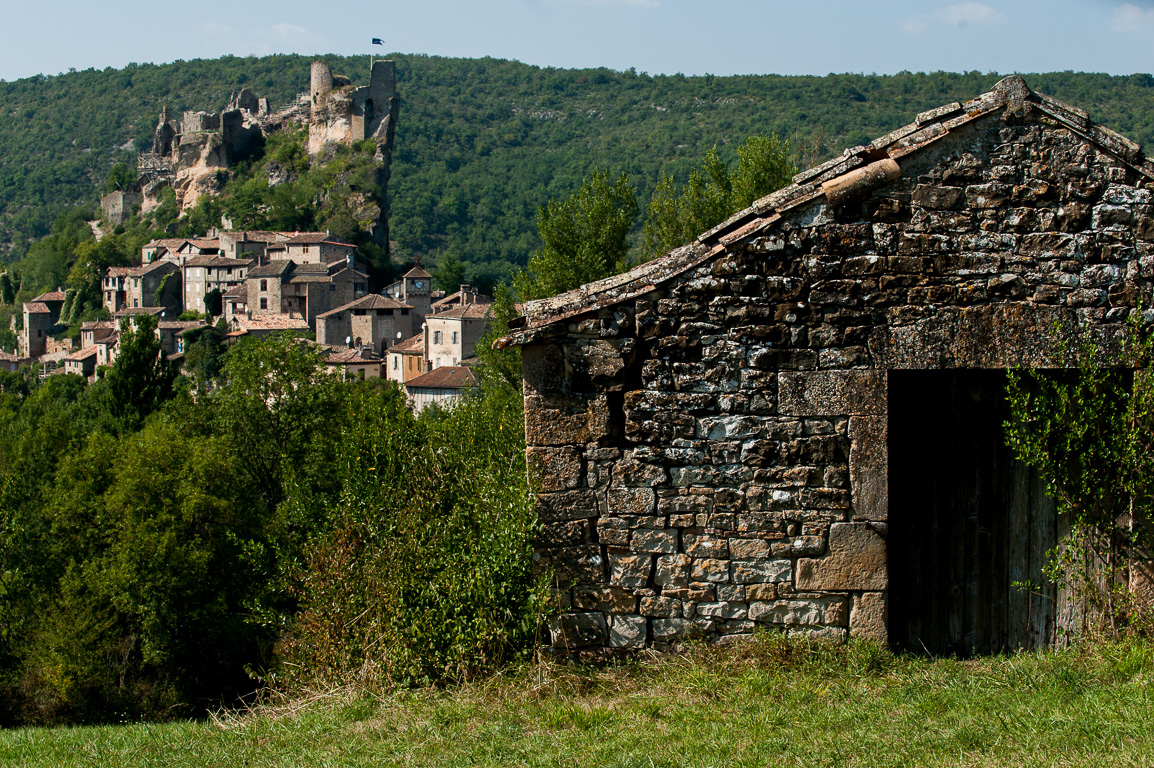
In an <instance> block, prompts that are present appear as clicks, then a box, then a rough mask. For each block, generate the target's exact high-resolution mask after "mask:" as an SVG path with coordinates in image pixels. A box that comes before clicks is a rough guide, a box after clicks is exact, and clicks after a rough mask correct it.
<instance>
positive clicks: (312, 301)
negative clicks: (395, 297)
mask: <svg viewBox="0 0 1154 768" xmlns="http://www.w3.org/2000/svg"><path fill="white" fill-rule="evenodd" d="M368 285H369V278H368V275H366V274H364V273H363V272H358V271H357V270H354V269H349V268H348V267H345V266H344V264H343V263H342V262H335V263H333V264H297V263H296V262H293V261H288V260H275V261H270V262H269V263H268V264H264V265H261V266H259V267H253V268H252V269H250V270H249V272H248V276H247V278H246V280H245V288H246V293H245V300H246V311H247V312H248V313H249V314H252V315H256V314H286V315H296V316H299V317H302V318H304V320H305V322H306V323H307V324H308V325H309V327H310V328H311V327H313V326H314V324H315V321H316V317H317V315H319V314H321V313H323V312H327V311H329V310H330V309H336V308H337V307H340V306H342V305H344V304H348V303H350V302H352V301H354V300H356V299H359V298H362V297H363V296H364V295H365V294H366V293H367V292H368Z"/></svg>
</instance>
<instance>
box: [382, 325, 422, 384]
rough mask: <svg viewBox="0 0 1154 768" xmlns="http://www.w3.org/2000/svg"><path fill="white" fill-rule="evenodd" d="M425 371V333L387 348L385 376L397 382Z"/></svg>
mask: <svg viewBox="0 0 1154 768" xmlns="http://www.w3.org/2000/svg"><path fill="white" fill-rule="evenodd" d="M423 373H425V333H424V331H422V332H421V333H418V334H416V335H414V336H413V337H411V338H409V339H406V340H405V341H402V342H401V343H400V344H397V345H395V346H393V347H390V348H389V351H388V353H387V354H386V355H385V377H386V378H387V379H389V380H390V381H395V382H397V383H398V384H404V383H405V382H407V381H408V380H409V379H412V378H415V377H417V376H420V375H421V374H423Z"/></svg>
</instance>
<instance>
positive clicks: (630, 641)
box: [608, 616, 649, 648]
mask: <svg viewBox="0 0 1154 768" xmlns="http://www.w3.org/2000/svg"><path fill="white" fill-rule="evenodd" d="M608 620H609V647H610V648H644V647H645V641H646V640H647V639H648V623H649V622H648V621H646V619H645V617H644V616H609V617H608Z"/></svg>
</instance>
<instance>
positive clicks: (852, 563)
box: [797, 523, 889, 592]
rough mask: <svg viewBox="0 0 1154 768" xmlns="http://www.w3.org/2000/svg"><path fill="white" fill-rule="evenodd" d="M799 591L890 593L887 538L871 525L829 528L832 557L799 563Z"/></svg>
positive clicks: (837, 525)
mask: <svg viewBox="0 0 1154 768" xmlns="http://www.w3.org/2000/svg"><path fill="white" fill-rule="evenodd" d="M797 588H798V589H799V590H803V591H816V592H842V591H850V590H867V591H880V590H885V589H888V588H889V575H888V570H887V567H886V540H885V536H884V534H882V533H881V532H880V531H878V530H877V526H872V525H870V524H868V523H834V524H833V525H831V526H830V527H829V554H827V555H826V556H825V557H821V558H802V559H800V560H798V561H797Z"/></svg>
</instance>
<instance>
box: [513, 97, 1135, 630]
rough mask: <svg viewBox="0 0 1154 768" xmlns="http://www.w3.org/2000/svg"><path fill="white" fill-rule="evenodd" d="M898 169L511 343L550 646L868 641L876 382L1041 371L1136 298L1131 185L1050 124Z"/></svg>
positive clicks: (995, 125)
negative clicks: (906, 373)
mask: <svg viewBox="0 0 1154 768" xmlns="http://www.w3.org/2000/svg"><path fill="white" fill-rule="evenodd" d="M1039 119H1040V120H1046V119H1047V118H1039ZM901 165H902V177H901V178H900V179H899V180H897V181H895V182H893V183H890V184H888V185H886V186H884V187H881V188H879V189H876V190H874V191H873V192H872V193H870V194H869V195H868V196H867V197H866V198H865V199H864V200H859V201H857V202H852V203H850V204H847V205H846V206H844V207H843V208H839V209H837V210H830V209H829V207H828V206H827V205H826V202H825V199H824V198H819V199H818V200H817V201H816V202H815V203H814V204H812V205H811V206H810V207H809V208H806V209H802V210H798V211H795V212H792V213H790V214H789V215H788V216H787V217H786V218H785V219H783V221H782V222H781V223H780V224H779V225H777V226H776V227H775V228H773V229H771V230H769V231H768V233H767V234H766V235H764V236H761V237H758V238H757V239H753V240H751V241H748V242H746V243H744V244H741V245H739V246H733V247H731V249H730V251H729V252H727V253H723V254H721V255H720V256H718V257H716V258H715V259H713V260H711V261H708V262H706V263H705V264H704V265H702V266H700V267H697V268H695V269H693V270H691V271H689V272H687V273H685V274H683V275H681V276H680V277H678V278H676V279H675V280H674V281H672V282H670V283H667V284H665V285H664V286H662V287H661V288H659V289H656V290H654V291H653V292H651V293H649V294H646V295H644V296H642V297H640V298H638V299H635V300H632V301H629V302H626V303H624V304H621V305H618V306H615V307H611V308H608V309H603V310H600V311H599V312H596V313H591V314H589V315H585V316H581V317H577V318H574V319H572V320H570V321H569V322H567V323H565V322H562V323H560V324H559V326H558V327H557V330H556V332H555V336H554V338H553V340H552V341H550V340H545V341H534V342H532V343H530V344H528V345H527V346H525V347H524V349H523V355H524V357H523V359H524V362H525V405H526V408H525V418H526V435H527V442H528V455H529V461H530V464H531V465H534V466H535V467H536V468H537V470H538V472H537V475H538V477H539V478H540V482H541V487H540V491H541V496H540V506H539V513H540V519H541V521H542V526H543V527H542V532H541V534H540V536H539V538H538V541H537V550H536V553H535V558H536V562H537V565H538V567H539V568H540V569H542V570H544V569H546V568H551V569H552V571H553V573H554V579H555V582H554V585H555V588H556V591H557V598H558V600H559V601H560V605H561V614H560V615H559V616H558V617H557V618H556V619H555V621H554V624H553V627H552V632H553V643H554V644H555V645H556V646H560V647H567V648H569V649H575V648H601V647H606V646H608V647H610V648H637V647H641V646H643V645H652V646H656V647H662V646H663V645H664V644H667V643H670V642H672V641H674V640H676V639H678V638H682V637H686V636H691V635H701V634H704V635H707V636H713V637H716V638H725V637H728V636H734V635H743V634H746V633H749V632H752V631H753V630H754V629H755V627H757V626H758V625H769V626H778V627H785V628H789V629H790V630H791V631H793V632H804V633H810V634H813V635H817V636H822V637H828V638H833V639H839V638H844V637H845V636H846V635H847V633H854V634H858V635H863V636H867V637H874V638H885V636H886V623H885V622H886V594H887V587H888V584H887V570H886V562H887V559H886V558H887V554H886V544H885V542H886V519H887V512H888V496H887V493H888V489H887V435H886V430H887V419H886V411H887V397H886V393H887V375H888V374H887V372H888V371H889V370H892V369H900V368H1004V367H1008V366H1012V365H1016V364H1024V365H1060V364H1061V362H1060V361H1059V360H1058V357H1057V356H1058V354H1059V352H1058V346H1057V342H1058V336H1065V337H1066V338H1067V340H1069V339H1074V338H1077V336H1078V333H1079V330H1078V329H1079V328H1090V329H1092V330H1094V332H1095V334H1096V335H1097V337H1098V338H1099V340H1100V341H1101V342H1102V343H1104V344H1105V345H1107V346H1109V345H1110V344H1112V343H1115V342H1116V339H1117V338H1118V335H1119V333H1120V330H1121V328H1122V326H1123V322H1124V321H1125V319H1126V318H1127V317H1128V316H1129V315H1130V313H1131V311H1132V310H1133V308H1135V307H1137V306H1139V302H1140V303H1141V306H1150V301H1151V297H1150V293H1151V283H1150V278H1151V276H1152V275H1154V243H1151V240H1154V195H1152V194H1151V191H1150V190H1149V189H1147V188H1144V187H1145V185H1144V184H1143V183H1141V182H1140V181H1139V177H1138V176H1137V174H1136V173H1135V172H1134V171H1133V170H1132V169H1129V168H1128V167H1127V166H1125V165H1124V164H1123V163H1121V162H1119V161H1118V160H1116V159H1115V158H1113V157H1112V156H1109V155H1107V154H1106V153H1104V152H1102V151H1100V150H1098V149H1096V148H1095V147H1094V146H1092V145H1090V144H1089V143H1087V142H1085V141H1084V140H1082V139H1080V138H1079V137H1077V136H1076V135H1074V134H1072V133H1071V132H1069V131H1068V130H1066V129H1065V128H1062V127H1060V126H1058V125H1056V124H1048V123H1045V122H1041V123H1039V122H1038V120H1037V119H1036V120H1034V121H1032V122H1030V123H1027V124H1017V125H1016V124H1013V122H1012V119H1011V122H1006V121H1005V119H1004V118H1003V117H1002V116H1001V115H998V114H995V115H992V116H990V117H989V118H984V119H982V120H980V121H977V122H975V123H974V124H972V125H971V126H970V127H968V128H967V129H965V130H964V131H961V132H959V133H958V134H957V135H951V136H949V137H947V138H946V139H943V140H942V141H941V142H939V144H938V145H934V146H933V147H931V148H928V149H926V150H922V151H921V152H919V153H918V154H915V155H911V156H909V157H907V158H904V159H903V160H902V163H901ZM1147 183H1148V182H1147ZM1055 327H1059V328H1060V329H1061V332H1060V334H1057V335H1056V334H1055V331H1054V328H1055Z"/></svg>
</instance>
